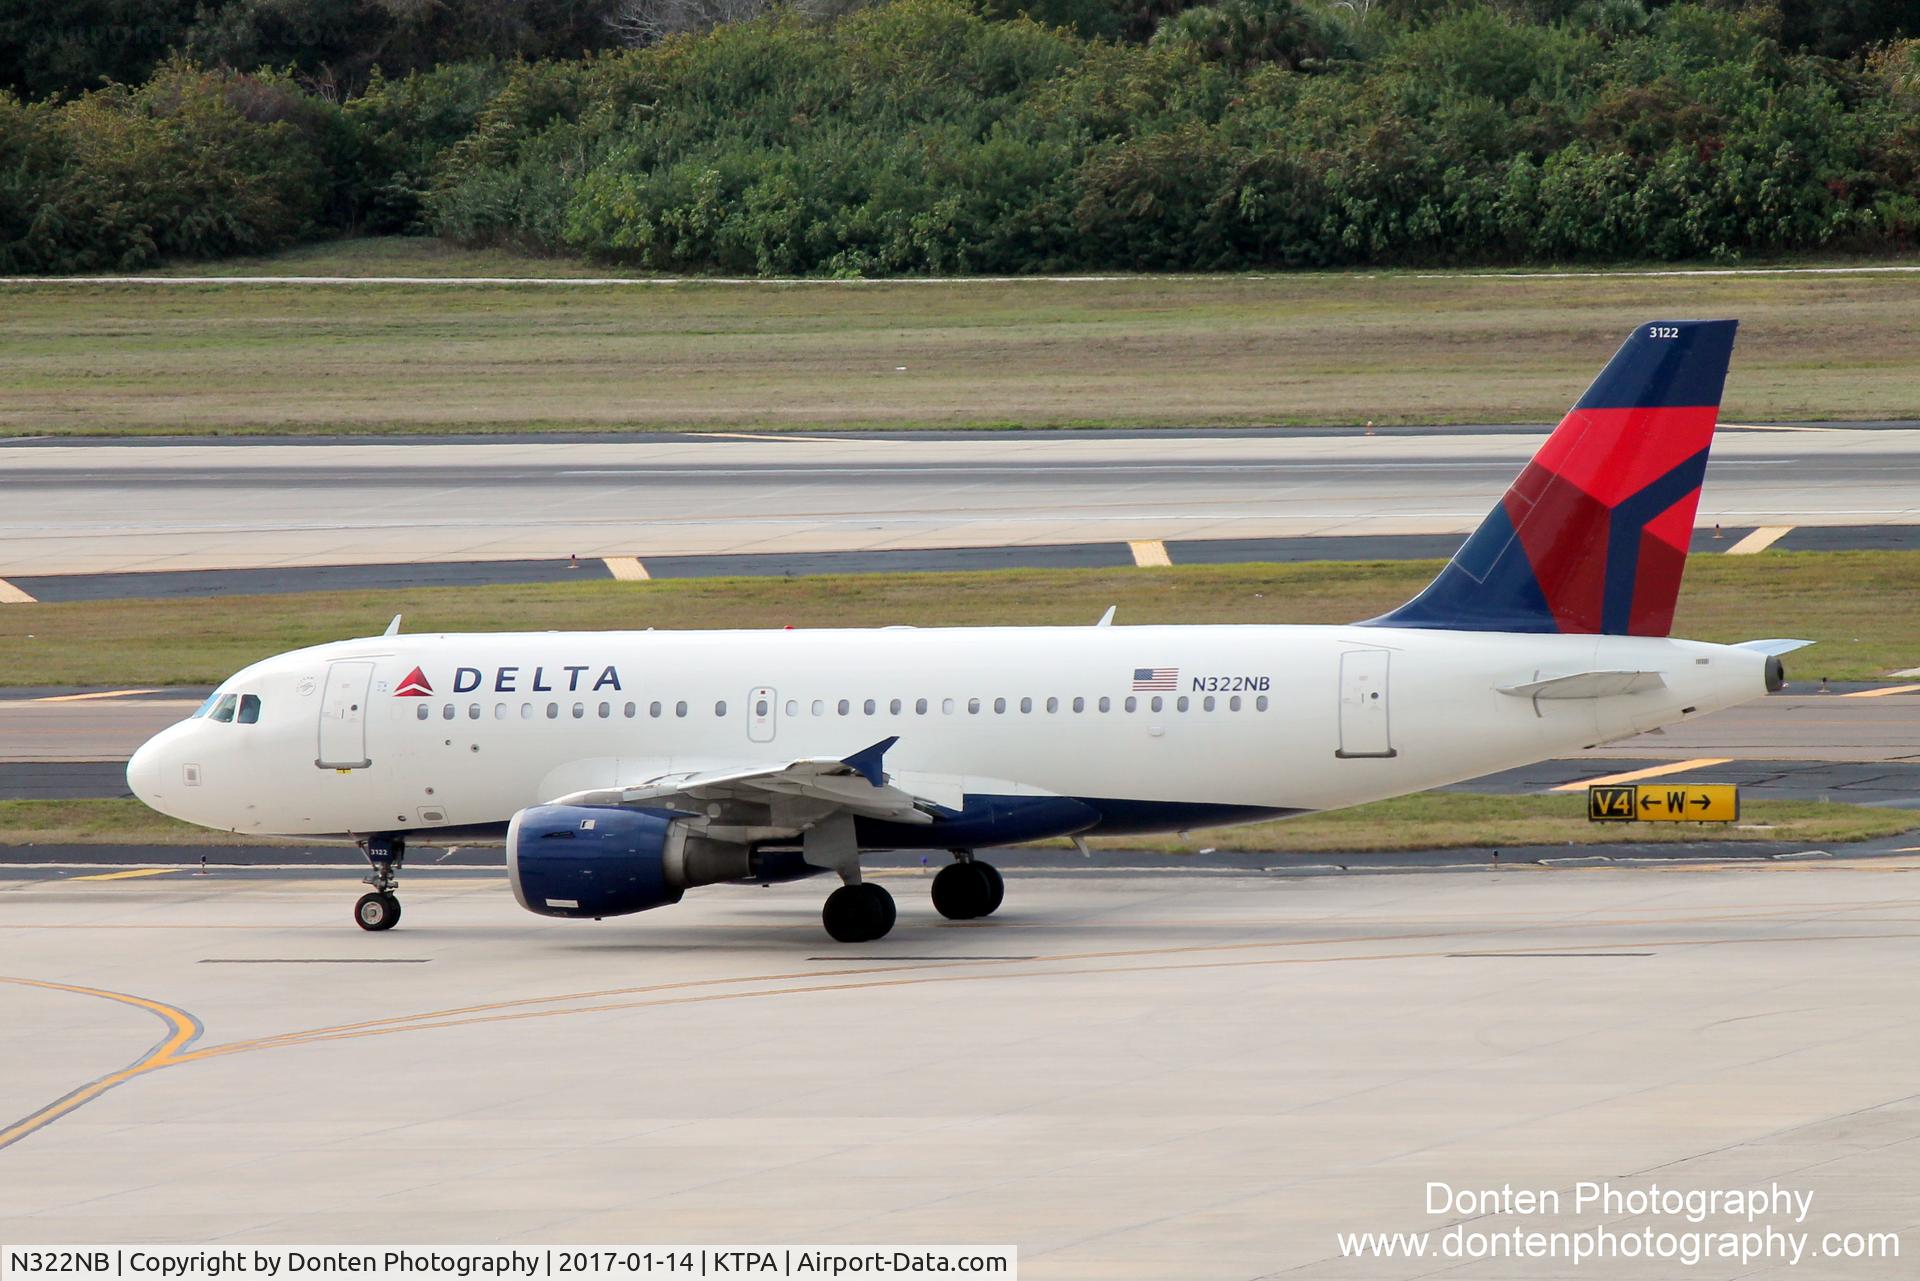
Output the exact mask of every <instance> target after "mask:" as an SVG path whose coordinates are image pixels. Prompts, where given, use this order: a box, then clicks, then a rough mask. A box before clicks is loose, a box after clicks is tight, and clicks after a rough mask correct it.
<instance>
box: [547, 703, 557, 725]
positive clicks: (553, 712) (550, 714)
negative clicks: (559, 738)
mask: <svg viewBox="0 0 1920 1281" xmlns="http://www.w3.org/2000/svg"><path fill="white" fill-rule="evenodd" d="M547 719H548V720H550V721H557V720H559V719H560V704H558V703H548V704H547Z"/></svg>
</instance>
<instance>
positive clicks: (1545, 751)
mask: <svg viewBox="0 0 1920 1281" xmlns="http://www.w3.org/2000/svg"><path fill="white" fill-rule="evenodd" d="M1765 663H1766V660H1765V657H1764V656H1763V655H1761V654H1759V653H1755V652H1752V651H1750V650H1746V649H1740V648H1732V647H1727V646H1721V645H1708V644H1700V643H1695V642H1690V641H1680V640H1669V639H1664V638H1641V637H1625V636H1560V635H1530V634H1506V633H1485V632H1479V633H1476V632H1448V631H1429V630H1417V629H1394V628H1381V627H1365V626H1345V627H1268V626H1180V627H1074V628H1064V627H1058V628H965V629H925V630H922V629H915V628H882V629H877V630H844V631H841V630H822V631H730V632H571V633H570V632H543V633H502V634H469V635H395V636H387V637H379V638H373V639H364V640H354V641H344V642H340V643H337V644H331V645H323V646H318V647H315V648H312V649H304V650H298V651H295V652H292V653H288V654H284V655H280V656H278V657H275V658H271V659H268V660H266V661H264V662H261V663H257V664H255V665H254V666H251V667H249V668H247V669H246V670H244V671H242V672H240V673H239V674H238V675H236V676H234V677H233V678H232V679H231V680H229V681H227V682H226V683H225V684H224V685H222V687H221V690H220V692H219V693H218V694H217V695H216V698H215V699H214V700H210V705H212V704H217V703H218V701H219V699H220V698H221V697H224V696H225V695H226V694H236V695H249V694H250V695H253V696H254V697H255V698H257V700H258V703H257V712H256V714H257V719H256V720H255V721H254V722H253V723H240V721H239V720H238V719H235V720H230V721H222V720H215V719H213V718H212V717H210V716H207V715H201V716H198V717H196V718H195V719H192V720H188V721H184V722H182V723H181V724H179V725H175V726H173V727H172V728H170V729H168V730H166V731H164V732H163V733H161V734H160V735H158V736H157V737H156V738H154V739H153V740H152V741H151V742H150V743H148V744H147V745H146V746H145V747H143V748H142V749H141V750H140V751H139V752H138V753H137V754H136V755H135V757H134V759H133V760H132V761H131V762H130V764H129V768H128V774H129V779H130V782H131V784H132V786H133V788H134V790H135V792H136V793H137V794H138V795H140V796H141V797H142V799H144V800H146V801H147V802H148V803H149V804H151V805H153V806H154V807H155V808H157V809H160V810H162V811H163V812H165V813H168V814H172V815H174V816H176V817H179V818H182V819H186V820H188V821H190V822H194V823H199V824H203V825H205V826H207V827H214V828H220V829H224V830H229V831H234V832H242V833H261V834H268V833H272V834H284V835H341V834H349V833H369V832H390V833H397V834H406V835H407V836H409V837H411V838H412V839H415V840H429V841H430V840H432V839H434V833H435V832H436V830H438V831H440V832H441V833H442V834H443V836H445V837H446V838H447V839H452V837H453V834H455V833H468V834H470V833H472V832H473V831H474V830H476V829H480V828H486V827H489V826H492V825H499V824H504V823H505V822H506V821H507V820H508V819H509V818H511V817H512V815H513V814H514V813H515V812H516V811H518V810H520V809H522V808H523V807H526V806H530V805H537V804H541V803H544V802H547V801H550V800H552V799H554V798H555V797H559V796H564V795H567V794H570V793H575V792H580V791H582V790H585V789H592V788H608V787H622V786H631V785H634V784H636V783H639V782H641V781H643V780H647V779H650V778H655V777H658V776H660V775H663V774H667V773H672V772H680V771H687V770H698V769H725V768H739V767H748V766H762V765H764V766H775V765H778V764H780V763H782V762H787V761H792V760H798V759H801V758H808V757H836V758H837V757H845V756H848V755H850V754H853V753H855V752H858V751H860V750H861V749H863V748H866V747H868V746H870V745H872V744H874V743H876V742H879V741H880V740H883V739H887V738H892V737H896V736H897V738H898V740H899V741H898V742H897V743H896V744H894V745H893V746H892V747H891V748H889V749H888V750H887V751H886V753H885V768H886V770H887V773H888V774H889V775H890V776H892V778H893V779H894V781H895V782H896V783H897V784H898V785H900V786H902V787H904V788H906V789H907V790H909V791H911V792H913V793H914V794H916V795H920V796H925V797H929V798H932V799H933V800H935V801H938V802H939V803H940V804H943V805H950V806H952V807H954V808H959V807H960V806H961V805H962V804H963V803H964V799H963V798H965V797H967V796H978V795H996V796H1004V795H1014V796H1031V795H1038V796H1046V795H1058V796H1066V797H1076V798H1092V799H1095V800H1100V801H1110V802H1120V803H1124V804H1121V805H1118V806H1115V807H1110V809H1109V810H1108V811H1107V812H1111V813H1113V814H1116V815H1118V814H1121V813H1122V812H1124V815H1125V817H1124V818H1118V817H1116V818H1114V819H1112V820H1111V821H1109V822H1108V823H1107V824H1105V829H1106V830H1133V831H1139V830H1147V829H1151V828H1156V827H1158V828H1166V829H1172V828H1184V827H1189V826H1204V825H1206V824H1207V823H1208V822H1221V821H1238V820H1239V819H1242V818H1248V817H1257V816H1258V815H1257V814H1255V813H1251V811H1298V810H1321V809H1331V808H1336V807H1340V806H1347V805H1355V804H1360V803H1362V802H1366V801H1372V800H1378V799H1381V798H1384V797H1389V796H1396V795H1401V794H1404V793H1408V792H1416V791H1420V790H1423V789H1426V788H1431V787H1436V786H1439V785H1442V784H1446V783H1450V782H1456V781H1459V780H1462V779H1468V778H1473V777H1475V776H1477V775H1481V774H1485V773H1489V772H1492V771H1495V770H1500V769H1506V768H1511V767H1513V766H1517V765H1522V764H1526V763H1529V762H1532V761H1537V760H1541V759H1544V758H1548V757H1552V756H1556V755H1561V754H1564V753H1567V752H1570V751H1576V750H1578V749H1580V748H1583V747H1586V746H1589V745H1591V744H1595V743H1599V742H1604V741H1607V740H1610V739H1615V738H1620V737H1624V736H1627V735H1630V734H1634V733H1636V732H1640V731H1644V730H1649V729H1653V728H1656V727H1658V726H1660V725H1664V724H1667V723H1670V722H1673V721H1676V720H1680V719H1683V718H1685V717H1689V716H1693V715H1698V714H1704V713H1706V712H1710V711H1713V710H1715V709H1718V708H1721V707H1726V706H1729V705H1731V704H1734V703H1739V702H1744V701H1746V700H1748V699H1751V698H1755V697H1758V696H1759V695H1761V694H1762V693H1764V692H1765V679H1766V678H1765V670H1764V669H1765ZM415 669H418V670H419V673H420V675H421V676H423V677H424V678H425V682H424V683H425V685H427V686H430V687H431V692H430V693H414V692H411V691H412V690H417V689H419V688H421V685H420V684H419V683H417V682H416V683H412V684H409V682H408V677H409V676H410V675H411V674H412V673H413V672H414V671H415ZM1594 671H1614V672H1619V671H1626V672H1651V673H1658V674H1659V676H1660V680H1659V681H1657V682H1653V684H1654V686H1655V687H1654V688H1650V689H1645V690H1643V691H1642V692H1638V693H1627V694H1612V695H1607V696H1602V697H1559V698H1554V697H1533V696H1528V695H1526V694H1516V693H1511V692H1505V693H1503V692H1501V691H1502V688H1503V687H1506V688H1509V689H1511V688H1512V687H1515V686H1519V685H1523V684H1526V683H1528V682H1538V681H1540V680H1543V679H1548V678H1551V677H1554V676H1556V675H1566V674H1574V673H1582V672H1594ZM1136 686H1139V688H1136ZM1152 687H1158V688H1152ZM1102 700H1105V702H1104V710H1103V704H1102ZM1129 700H1131V703H1129ZM1156 700H1158V701H1157V703H1156ZM1076 708H1077V709H1078V710H1076ZM1236 811H1249V812H1248V813H1236ZM462 839H466V837H463V838H462Z"/></svg>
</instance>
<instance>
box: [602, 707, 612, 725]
mask: <svg viewBox="0 0 1920 1281" xmlns="http://www.w3.org/2000/svg"><path fill="white" fill-rule="evenodd" d="M611 715H613V704H612V703H602V704H600V719H601V720H603V721H604V720H605V719H607V717H609V716H611Z"/></svg>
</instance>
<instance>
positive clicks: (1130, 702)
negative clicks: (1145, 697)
mask: <svg viewBox="0 0 1920 1281" xmlns="http://www.w3.org/2000/svg"><path fill="white" fill-rule="evenodd" d="M1138 706H1140V700H1139V699H1137V698H1135V697H1134V696H1133V695H1131V694H1129V695H1127V710H1128V711H1130V712H1131V711H1132V710H1134V709H1135V708H1136V707H1138Z"/></svg>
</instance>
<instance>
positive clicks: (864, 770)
mask: <svg viewBox="0 0 1920 1281" xmlns="http://www.w3.org/2000/svg"><path fill="white" fill-rule="evenodd" d="M897 741H899V740H898V738H897V737H896V738H887V739H882V740H881V741H880V742H878V743H875V744H874V745H873V746H871V747H868V748H864V749H862V750H861V751H858V752H855V753H854V754H853V755H851V756H847V757H832V756H803V757H801V758H799V759H798V760H790V761H787V762H785V763H784V764H769V765H752V766H744V767H741V768H737V769H719V770H690V771H685V772H679V773H672V774H660V775H656V776H655V777H653V778H648V779H642V780H640V781H639V782H637V783H633V784H630V785H628V786H625V787H617V788H595V789H591V790H588V791H584V792H573V793H570V794H569V795H566V796H561V797H557V798H556V799H555V800H554V801H553V802H552V804H555V805H638V804H643V803H647V802H653V803H656V804H666V805H670V806H679V807H685V808H687V809H690V810H693V809H700V808H703V807H704V806H706V805H708V804H710V803H712V802H716V801H717V802H721V803H725V802H739V801H745V802H749V803H759V804H768V805H778V804H780V803H782V802H786V803H787V804H786V805H782V806H781V808H788V807H789V806H790V805H791V803H792V802H800V803H801V804H802V805H803V806H805V807H806V808H808V809H820V810H821V811H822V812H826V811H831V810H841V811H844V812H846V813H849V814H855V815H858V816H860V817H862V818H880V819H887V820H889V821H891V822H895V823H931V822H933V815H932V814H931V813H930V812H929V810H928V808H927V807H929V806H932V805H934V804H935V802H933V801H931V800H929V799H927V798H924V797H919V796H915V795H914V794H913V793H911V792H908V791H906V790H904V789H902V788H899V787H896V786H894V785H893V784H892V783H891V782H890V781H889V779H888V776H887V774H886V773H885V771H883V770H882V769H881V768H880V761H881V758H882V757H883V756H884V755H885V754H886V751H887V749H888V748H890V747H892V746H893V745H894V743H896V742H897Z"/></svg>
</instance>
